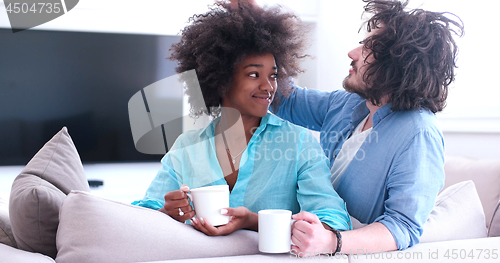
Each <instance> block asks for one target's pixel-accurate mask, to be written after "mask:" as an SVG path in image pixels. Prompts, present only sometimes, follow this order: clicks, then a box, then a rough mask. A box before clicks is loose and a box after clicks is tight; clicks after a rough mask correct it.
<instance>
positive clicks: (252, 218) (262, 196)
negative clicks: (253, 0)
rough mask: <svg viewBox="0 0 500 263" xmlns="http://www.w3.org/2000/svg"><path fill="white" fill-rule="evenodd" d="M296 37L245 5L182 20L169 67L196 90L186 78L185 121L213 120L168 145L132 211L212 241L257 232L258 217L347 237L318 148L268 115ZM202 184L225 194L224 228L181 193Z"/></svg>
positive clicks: (281, 16)
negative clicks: (163, 217)
mask: <svg viewBox="0 0 500 263" xmlns="http://www.w3.org/2000/svg"><path fill="white" fill-rule="evenodd" d="M305 30H306V29H305V28H304V26H303V25H302V23H301V21H300V19H299V18H297V17H296V16H294V15H293V14H290V13H286V12H283V11H282V10H281V9H280V8H279V7H273V8H259V9H256V8H252V7H251V4H249V3H248V2H245V1H241V3H239V5H238V6H237V7H236V8H234V7H233V8H231V7H230V6H229V4H226V3H217V4H216V5H214V6H213V7H212V8H211V9H210V11H208V12H207V13H205V14H201V15H195V16H193V17H192V18H191V19H190V24H189V25H188V26H187V27H186V28H184V30H183V31H182V37H181V40H180V42H179V43H177V44H174V45H173V46H172V48H171V51H172V55H171V57H170V59H172V60H175V61H177V62H178V66H177V68H176V70H177V72H178V73H183V72H186V71H189V70H193V69H194V70H195V71H196V75H197V78H198V82H199V86H198V85H196V84H195V83H194V82H192V81H189V80H185V81H186V91H185V92H186V94H187V95H188V96H189V103H190V106H191V109H190V113H191V115H194V116H200V115H202V114H207V115H209V116H211V117H212V119H213V121H212V122H211V123H210V124H209V125H208V126H207V127H206V128H204V129H200V130H193V131H187V132H185V133H183V134H182V135H180V136H179V138H177V140H176V142H175V143H174V145H173V146H172V148H171V149H170V151H169V152H168V153H167V154H166V155H165V156H164V157H163V159H162V168H161V169H160V171H159V172H158V174H157V176H156V177H155V179H154V180H153V182H152V183H151V185H150V187H149V188H148V190H147V192H146V195H145V196H144V198H143V199H142V200H140V201H136V202H134V204H136V205H140V206H144V207H149V208H152V209H157V210H159V211H161V212H163V213H165V214H167V215H169V216H170V217H172V218H173V219H175V220H177V221H180V222H185V221H186V220H189V219H190V223H191V224H192V225H193V227H194V228H195V229H197V230H199V231H202V232H204V233H205V234H207V235H214V236H216V235H227V234H230V233H232V232H234V231H236V230H238V229H250V230H255V231H257V223H258V214H257V212H258V211H259V210H262V209H287V210H291V211H292V213H294V214H296V213H299V212H300V211H308V212H310V213H312V214H314V215H315V216H317V217H318V218H319V220H320V221H321V223H322V224H323V226H324V227H325V231H326V229H331V230H333V231H336V230H348V229H350V219H349V215H348V213H347V211H346V209H345V203H344V201H343V200H342V199H341V198H340V197H339V196H338V195H337V193H336V192H335V191H334V190H333V188H332V186H331V183H330V181H329V178H330V170H329V168H328V160H327V158H326V156H325V154H324V153H323V150H322V149H321V147H320V145H319V143H318V142H317V141H316V139H315V138H314V137H313V136H312V134H311V133H310V132H309V131H308V130H307V129H304V128H301V127H299V126H296V125H293V124H291V123H290V122H288V121H284V120H282V119H280V118H278V117H276V116H275V115H273V114H272V113H270V112H269V111H268V109H269V105H270V104H271V102H273V100H276V98H275V94H276V90H277V89H280V93H281V94H283V95H284V96H286V94H289V93H290V90H291V86H292V83H291V78H292V77H295V76H297V74H298V73H300V72H301V69H300V66H299V62H300V59H302V58H304V57H305V55H304V54H303V50H304V45H305V42H304V38H305V35H306V34H305ZM200 88H201V94H202V96H201V97H202V98H197V97H196V96H195V94H196V93H197V92H198V94H199V93H200V92H199V90H196V89H200ZM275 103H276V102H275ZM277 104H278V103H276V105H277ZM209 185H228V186H229V189H230V198H229V202H230V207H228V208H227V209H222V211H221V213H222V214H225V215H228V216H230V218H231V219H230V221H229V223H228V224H226V225H222V226H217V227H215V226H212V225H211V224H210V222H208V221H207V220H204V219H203V218H196V217H194V216H195V214H196V211H194V210H193V208H192V207H191V205H190V203H189V200H188V198H187V195H186V193H187V192H189V189H190V188H197V187H202V186H209ZM295 238H300V236H296V237H295Z"/></svg>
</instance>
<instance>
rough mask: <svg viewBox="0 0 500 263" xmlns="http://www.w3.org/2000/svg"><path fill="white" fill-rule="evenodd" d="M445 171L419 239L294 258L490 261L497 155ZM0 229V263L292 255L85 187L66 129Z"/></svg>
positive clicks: (35, 163)
mask: <svg viewBox="0 0 500 263" xmlns="http://www.w3.org/2000/svg"><path fill="white" fill-rule="evenodd" d="M445 172H446V181H445V188H444V190H443V191H442V192H441V193H440V195H439V197H438V200H437V201H436V207H435V209H434V210H433V212H432V213H431V215H430V217H429V220H428V221H427V223H426V225H425V226H424V234H423V236H422V240H421V241H422V242H421V243H420V244H418V245H416V246H414V247H412V248H409V249H407V250H404V251H393V252H380V251H358V252H360V255H356V254H354V255H350V256H347V255H337V256H333V257H332V256H328V255H304V256H306V257H305V258H302V259H301V260H306V261H307V260H318V259H330V260H333V261H336V262H376V261H380V262H387V261H393V260H396V261H402V260H404V262H426V261H433V262H448V261H449V262H472V261H474V262H498V260H500V211H498V210H500V209H499V200H500V161H497V160H496V161H494V160H471V159H467V158H462V157H448V158H447V160H446V164H445ZM468 180H472V182H471V181H468ZM460 182H461V183H460ZM476 189H477V192H476ZM0 229H1V230H2V231H0V243H1V244H0V262H58V263H64V262H163V261H174V262H255V261H259V262H285V261H288V262H292V261H291V260H296V259H297V257H296V256H295V255H293V254H288V253H287V254H276V255H272V254H262V253H259V252H258V233H256V232H253V231H246V230H242V231H237V232H235V233H233V234H231V235H229V236H225V237H208V236H205V235H204V234H202V233H200V232H198V231H196V230H194V229H192V228H191V227H190V226H189V225H185V224H181V223H178V222H176V221H174V220H172V219H171V218H170V217H168V216H166V215H164V214H162V213H160V212H157V211H154V210H150V209H145V208H141V207H135V206H132V205H127V204H123V203H119V202H115V201H111V200H108V199H105V198H101V197H97V196H95V195H92V194H90V193H89V187H88V184H87V182H86V177H85V174H84V171H83V167H82V165H81V162H80V160H79V157H78V153H77V151H76V148H75V147H74V145H73V142H72V141H71V137H70V136H69V134H68V133H67V130H66V129H65V128H63V129H62V130H61V131H60V132H59V133H58V134H56V135H55V136H54V138H52V139H51V141H49V142H48V143H47V144H46V145H45V146H44V147H43V148H42V149H41V150H40V151H39V152H38V153H37V154H36V155H35V157H33V159H32V160H31V161H30V163H29V164H28V165H27V166H26V167H25V168H24V170H23V171H22V172H21V174H20V175H19V176H18V178H16V180H15V181H14V184H13V187H12V191H11V195H10V207H9V209H7V206H6V204H2V202H1V200H0ZM56 231H57V232H56ZM488 231H489V232H488ZM488 235H489V237H488Z"/></svg>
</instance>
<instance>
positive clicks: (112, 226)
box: [56, 191, 259, 263]
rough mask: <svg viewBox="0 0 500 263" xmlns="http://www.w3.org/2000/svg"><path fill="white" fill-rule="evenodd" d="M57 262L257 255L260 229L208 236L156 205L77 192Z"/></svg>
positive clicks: (70, 200) (66, 214) (68, 205)
mask: <svg viewBox="0 0 500 263" xmlns="http://www.w3.org/2000/svg"><path fill="white" fill-rule="evenodd" d="M56 240H57V249H58V254H57V258H56V261H57V262H58V263H65V262H68V263H73V262H122V263H124V262H142V261H155V260H169V259H186V258H204V257H219V256H232V255H249V254H257V253H259V251H258V233H257V232H254V231H248V230H239V231H236V232H234V233H232V234H230V235H228V236H218V237H209V236H206V235H205V234H203V233H202V232H199V231H197V230H195V229H194V228H193V227H192V226H190V225H186V224H183V223H179V222H177V221H175V220H173V219H172V218H170V217H169V216H168V215H165V214H163V213H161V212H158V211H156V210H152V209H148V208H143V207H138V206H133V205H128V204H123V203H119V202H115V201H111V200H107V199H103V198H101V197H97V196H93V195H91V194H88V193H85V192H79V191H74V192H72V193H70V194H69V195H68V196H67V198H66V199H65V200H64V203H63V205H62V207H61V213H60V223H59V229H58V231H57V239H56Z"/></svg>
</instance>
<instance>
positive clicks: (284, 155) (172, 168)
mask: <svg viewBox="0 0 500 263" xmlns="http://www.w3.org/2000/svg"><path fill="white" fill-rule="evenodd" d="M218 121H219V119H216V120H214V121H213V122H212V123H211V124H210V125H208V126H207V127H206V128H204V129H200V130H194V131H188V132H185V133H183V134H182V135H180V136H179V138H177V140H176V141H175V143H174V145H173V146H172V148H171V150H170V151H169V152H168V153H167V154H166V155H165V156H164V157H163V159H162V161H161V162H162V165H163V166H162V168H161V169H160V170H159V171H158V174H157V175H156V177H155V179H154V180H153V182H152V183H151V185H150V186H149V188H148V190H147V192H146V195H145V196H144V198H143V199H142V200H140V201H136V202H134V203H133V204H135V205H139V206H143V207H149V208H152V209H159V208H161V207H163V205H164V203H165V200H164V195H165V194H166V193H167V192H170V191H173V190H177V189H179V188H180V186H181V185H182V184H187V185H188V186H189V187H190V188H191V189H193V188H197V187H202V186H209V185H225V184H227V183H226V180H225V179H224V175H223V172H222V169H221V167H220V165H219V161H218V160H217V155H216V151H215V143H214V127H215V125H216V124H217V123H218ZM229 203H230V206H231V207H239V206H244V207H246V208H248V209H249V210H250V211H252V212H254V213H257V212H258V211H259V210H262V209H288V210H291V211H292V213H294V214H295V213H298V212H300V211H308V212H311V213H313V214H316V215H317V216H318V217H319V219H320V220H321V221H322V222H324V223H326V224H328V225H329V226H330V227H332V228H335V229H338V230H348V229H350V219H349V215H348V213H347V210H346V206H345V203H344V201H343V200H342V199H341V198H340V197H339V196H338V195H337V193H336V192H335V191H334V190H333V187H332V185H331V183H330V170H329V168H328V159H327V158H326V156H325V155H324V153H323V149H322V148H321V146H320V145H319V143H318V142H317V140H316V139H315V138H314V137H313V136H312V134H311V132H310V131H308V130H307V129H304V128H301V127H299V126H296V125H294V124H292V123H290V122H288V121H284V120H282V119H280V118H278V117H276V116H275V115H273V114H271V113H268V114H267V115H266V116H265V117H263V118H262V120H261V123H260V125H259V127H258V128H257V130H256V131H255V132H254V134H253V136H252V138H251V139H250V141H249V143H248V147H247V148H246V150H245V151H244V152H243V154H242V157H241V161H240V169H239V172H238V179H237V181H236V183H235V185H234V187H233V189H232V191H231V193H230V196H229Z"/></svg>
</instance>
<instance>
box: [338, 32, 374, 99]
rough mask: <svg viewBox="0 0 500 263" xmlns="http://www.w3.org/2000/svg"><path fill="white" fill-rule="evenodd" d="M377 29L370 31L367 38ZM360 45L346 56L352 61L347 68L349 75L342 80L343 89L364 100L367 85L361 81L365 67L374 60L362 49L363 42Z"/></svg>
mask: <svg viewBox="0 0 500 263" xmlns="http://www.w3.org/2000/svg"><path fill="white" fill-rule="evenodd" d="M377 30H378V29H374V30H372V31H371V32H370V33H369V34H368V36H367V38H368V37H370V36H372V35H373V34H375V33H376V31H377ZM360 43H361V45H360V46H358V47H356V48H355V49H353V50H351V51H350V52H349V53H347V55H348V56H349V58H351V59H352V62H351V68H349V75H348V76H347V77H346V78H345V79H344V83H343V85H344V89H345V90H346V91H348V92H351V93H356V94H358V95H359V96H361V97H362V98H364V99H366V98H367V95H366V89H367V88H369V87H368V85H367V84H366V83H365V82H364V80H363V75H364V73H365V70H366V66H367V65H368V64H369V63H371V62H372V61H373V60H374V58H373V56H369V57H368V58H367V56H368V54H369V53H370V50H367V49H365V48H364V45H363V41H362V42H360Z"/></svg>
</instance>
